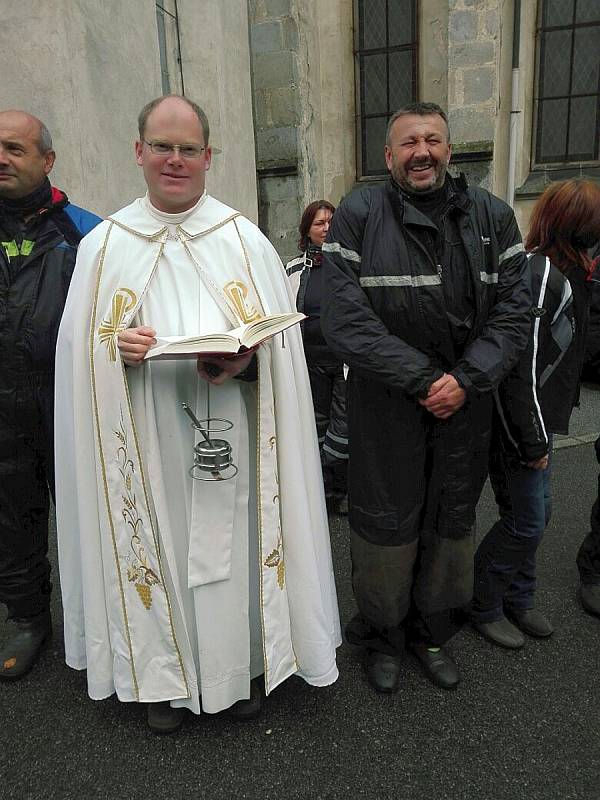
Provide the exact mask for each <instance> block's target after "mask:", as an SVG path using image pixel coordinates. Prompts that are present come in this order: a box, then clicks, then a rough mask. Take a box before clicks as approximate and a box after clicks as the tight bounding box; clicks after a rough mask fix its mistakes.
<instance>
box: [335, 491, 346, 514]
mask: <svg viewBox="0 0 600 800" xmlns="http://www.w3.org/2000/svg"><path fill="white" fill-rule="evenodd" d="M337 513H338V514H339V515H340V517H347V516H348V496H347V495H346V496H344V497H342V498H341V499H340V502H339V504H338V510H337Z"/></svg>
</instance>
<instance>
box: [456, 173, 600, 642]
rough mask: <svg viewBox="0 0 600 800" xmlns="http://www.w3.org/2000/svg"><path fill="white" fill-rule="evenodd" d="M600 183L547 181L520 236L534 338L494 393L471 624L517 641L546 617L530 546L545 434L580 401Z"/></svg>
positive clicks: (564, 425) (562, 423)
mask: <svg viewBox="0 0 600 800" xmlns="http://www.w3.org/2000/svg"><path fill="white" fill-rule="evenodd" d="M599 238H600V187H599V186H597V185H596V184H594V183H592V182H591V181H586V180H568V181H561V182H557V183H553V184H551V185H550V186H549V187H548V188H547V189H546V191H545V192H544V194H543V195H542V196H541V197H540V198H539V200H538V201H537V203H536V205H535V206H534V209H533V212H532V216H531V222H530V231H529V235H528V236H527V239H526V241H525V246H526V249H527V250H528V251H529V254H530V255H529V264H530V266H531V274H532V297H533V307H532V309H531V315H532V319H531V336H530V339H529V345H528V347H527V349H526V351H525V353H524V354H523V356H522V357H521V360H520V362H519V364H518V365H517V367H516V368H515V369H514V370H513V372H512V373H510V374H509V376H508V377H507V378H505V379H504V381H503V382H502V383H501V384H500V386H499V388H498V391H497V392H496V395H495V401H496V402H495V414H494V433H493V440H492V448H491V453H490V481H491V484H492V488H493V490H494V495H495V497H496V502H497V503H498V510H499V512H500V519H499V520H498V521H497V522H496V524H495V525H494V526H493V527H492V528H491V530H490V531H489V532H488V534H487V535H486V537H485V538H484V539H483V541H482V542H481V544H480V545H479V548H478V550H477V553H476V555H475V588H474V597H473V603H472V608H471V619H472V623H473V626H474V627H475V629H476V630H477V631H479V633H481V634H482V636H484V637H485V638H486V639H488V640H489V641H491V642H494V643H495V644H498V645H501V646H503V647H507V648H512V649H516V648H518V647H522V646H523V644H524V643H525V639H524V637H523V633H526V634H528V635H529V636H533V637H537V638H545V637H547V636H550V635H551V634H552V633H553V628H552V625H551V623H550V622H549V621H548V619H546V617H545V616H544V614H542V612H540V611H539V610H537V609H536V608H535V603H534V593H535V587H536V568H535V554H536V550H537V547H538V544H539V542H540V540H541V538H542V534H543V532H544V529H545V527H546V525H547V524H548V521H549V519H550V513H551V495H550V461H551V457H552V436H553V434H556V433H560V434H566V433H568V430H569V418H570V416H571V412H572V410H573V407H574V406H575V405H576V404H577V403H578V400H579V380H580V375H581V368H582V364H583V353H584V347H585V335H586V326H587V317H588V306H589V296H590V285H591V284H590V279H591V276H592V273H593V271H594V263H595V262H593V261H592V259H591V258H590V256H589V255H588V250H589V248H590V247H591V246H592V245H593V244H594V243H595V242H596V241H598V239H599Z"/></svg>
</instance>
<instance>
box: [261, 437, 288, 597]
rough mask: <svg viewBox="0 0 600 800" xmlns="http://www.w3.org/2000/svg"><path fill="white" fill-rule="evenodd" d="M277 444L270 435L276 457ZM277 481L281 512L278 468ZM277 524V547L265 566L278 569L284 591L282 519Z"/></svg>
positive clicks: (276, 503) (278, 576) (279, 581)
mask: <svg viewBox="0 0 600 800" xmlns="http://www.w3.org/2000/svg"><path fill="white" fill-rule="evenodd" d="M276 444H277V437H276V436H274V435H273V436H271V437H269V447H270V448H271V452H272V453H273V455H274V456H275V458H276V457H277V451H276ZM275 483H276V484H277V494H276V495H274V497H273V504H274V505H276V506H277V511H278V513H279V475H278V473H277V468H275ZM277 526H278V535H277V547H276V548H275V550H272V551H271V552H270V553H269V555H268V556H267V558H266V559H265V562H264V564H265V567H273V568H276V569H277V583H278V584H279V588H280V589H281V590H282V591H283V587H284V586H285V560H284V557H283V533H282V531H281V520H279V521H278V523H277Z"/></svg>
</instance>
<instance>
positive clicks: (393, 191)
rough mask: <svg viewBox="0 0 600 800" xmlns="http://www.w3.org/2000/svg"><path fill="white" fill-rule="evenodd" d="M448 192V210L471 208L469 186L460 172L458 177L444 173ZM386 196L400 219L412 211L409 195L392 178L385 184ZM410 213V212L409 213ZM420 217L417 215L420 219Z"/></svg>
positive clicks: (466, 209)
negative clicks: (398, 213) (399, 215)
mask: <svg viewBox="0 0 600 800" xmlns="http://www.w3.org/2000/svg"><path fill="white" fill-rule="evenodd" d="M444 185H445V186H446V188H447V190H448V200H447V207H448V208H458V209H460V210H461V211H468V209H469V208H470V207H471V204H472V200H471V198H470V197H469V186H468V184H467V179H466V177H465V174H464V173H463V172H461V173H460V174H459V175H458V177H456V178H455V177H453V176H452V175H450V174H449V173H446V181H445V184H444ZM386 189H387V191H388V194H389V195H390V196H391V198H392V204H393V205H394V206H396V208H397V209H398V210H399V211H400V214H401V218H403V217H404V214H405V212H406V211H407V209H410V210H412V209H413V208H414V206H413V205H412V204H411V202H410V195H408V194H407V193H406V192H405V191H404V190H403V189H402V188H401V187H400V186H399V185H398V184H397V183H396V181H395V180H394V179H393V178H392V176H391V175H390V178H389V180H388V182H387V184H386ZM409 213H410V211H409ZM420 216H421V215H419V218H420Z"/></svg>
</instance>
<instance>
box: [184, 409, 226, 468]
mask: <svg viewBox="0 0 600 800" xmlns="http://www.w3.org/2000/svg"><path fill="white" fill-rule="evenodd" d="M181 407H182V408H183V410H184V411H185V413H186V414H187V415H188V417H189V418H190V419H191V421H192V427H193V428H195V429H196V430H197V431H199V432H200V434H201V435H202V438H203V441H200V442H198V444H197V445H195V447H194V464H193V466H192V467H190V470H189V473H190V475H191V476H192V478H194V480H196V481H227V480H229V479H230V478H234V477H235V476H236V475H237V473H238V468H237V467H236V465H235V464H234V463H233V455H232V451H231V445H230V444H229V442H228V441H227V440H226V439H214V438H212V437H211V434H213V433H224V432H225V431H229V430H231V429H232V428H233V422H231V421H230V420H228V419H220V418H218V417H211V416H210V410H209V411H208V416H207V418H206V419H202V420H199V419H198V418H197V417H196V415H195V414H194V412H193V411H192V410H191V408H190V407H189V406H188V404H187V403H182V404H181ZM227 472H229V473H230V474H224V473H227Z"/></svg>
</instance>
